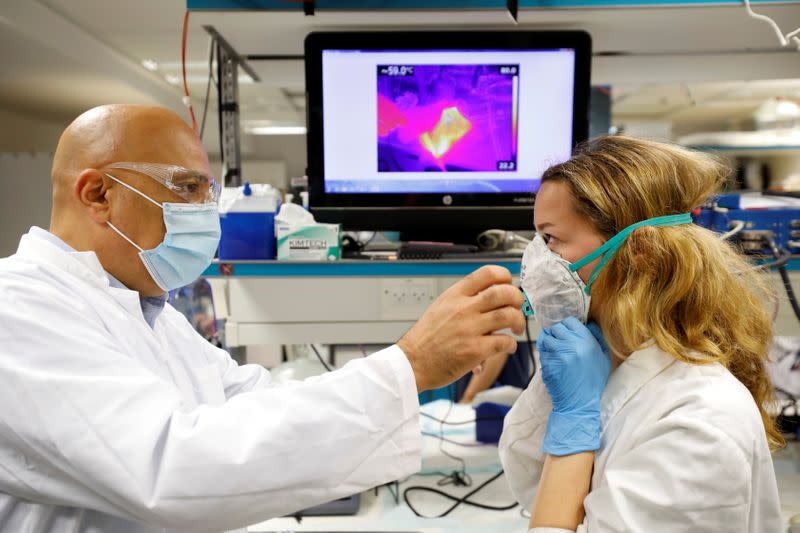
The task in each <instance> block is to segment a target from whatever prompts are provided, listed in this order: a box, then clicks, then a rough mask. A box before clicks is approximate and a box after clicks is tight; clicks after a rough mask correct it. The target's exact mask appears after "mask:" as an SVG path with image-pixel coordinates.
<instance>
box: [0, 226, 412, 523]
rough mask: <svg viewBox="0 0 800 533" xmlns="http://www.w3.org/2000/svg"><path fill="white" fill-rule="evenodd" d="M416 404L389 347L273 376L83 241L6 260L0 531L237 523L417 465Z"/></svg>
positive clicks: (408, 373) (1, 305)
mask: <svg viewBox="0 0 800 533" xmlns="http://www.w3.org/2000/svg"><path fill="white" fill-rule="evenodd" d="M418 413H419V404H418V399H417V391H416V385H415V381H414V376H413V372H412V370H411V367H410V365H409V363H408V361H407V359H406V358H405V356H404V354H403V353H402V351H401V350H400V349H399V348H397V347H392V348H389V349H387V350H384V351H382V352H379V353H377V354H374V355H372V356H370V357H368V358H364V359H361V360H358V361H353V362H352V363H350V364H348V365H347V366H345V367H344V368H343V369H341V370H339V371H336V372H333V373H330V374H326V375H323V376H319V377H317V378H313V379H309V380H307V381H305V382H302V383H297V384H292V385H285V386H276V385H273V384H271V383H270V375H269V373H268V372H267V371H265V370H264V369H263V368H260V367H257V366H253V365H246V366H238V365H237V364H236V363H235V362H234V361H233V360H232V359H231V358H230V357H229V355H228V354H227V353H226V352H224V351H222V350H219V349H217V348H215V347H213V346H212V345H210V344H209V343H207V342H206V341H205V340H204V339H203V338H202V337H201V336H199V335H198V334H197V333H196V332H195V331H194V330H193V329H192V327H191V325H190V324H189V323H188V322H187V321H186V320H185V319H184V317H183V316H182V315H181V314H180V313H178V312H177V311H176V310H175V309H174V308H172V307H171V306H169V305H167V306H166V307H165V309H164V311H163V312H162V313H161V315H160V316H159V317H158V318H157V320H156V322H155V327H154V328H152V329H151V328H150V327H149V326H148V325H147V323H146V322H145V320H144V318H143V316H142V311H141V308H140V304H139V296H138V293H135V292H132V291H129V290H125V289H117V288H114V287H111V286H109V281H108V277H107V276H106V274H105V273H104V271H103V268H102V266H101V265H100V263H99V261H98V260H97V257H96V256H95V254H94V253H91V252H82V253H81V252H75V253H68V252H65V251H64V250H61V249H59V248H58V247H57V246H55V245H54V244H52V243H50V242H47V241H46V240H44V239H42V238H41V237H36V236H34V235H31V234H28V235H26V236H23V238H22V240H21V242H20V247H19V250H18V252H17V254H16V255H14V256H11V257H10V258H7V259H2V260H0V531H1V532H4V533H5V532H9V533H12V532H13V533H18V532H23V531H24V532H36V533H45V532H64V531H69V532H71V533H82V532H86V533H89V532H91V533H99V532H114V533H132V532H145V531H148V532H151V531H161V530H163V529H170V530H173V529H174V530H188V531H220V530H223V529H229V528H235V527H242V526H245V525H247V524H248V523H255V522H258V521H261V520H265V519H268V518H270V517H274V516H279V515H282V514H285V513H290V512H292V511H295V510H299V509H302V508H305V507H308V506H311V505H314V504H319V503H322V502H325V501H328V500H332V499H335V498H339V497H343V496H345V495H349V494H353V493H356V492H359V491H363V490H365V489H368V488H370V487H373V486H376V485H379V484H382V483H385V482H388V481H391V480H394V479H399V478H403V477H406V476H408V475H410V474H412V473H413V472H416V471H417V470H418V469H419V467H420V461H421V437H420V429H419V420H418Z"/></svg>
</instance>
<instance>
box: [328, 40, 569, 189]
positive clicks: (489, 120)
mask: <svg viewBox="0 0 800 533" xmlns="http://www.w3.org/2000/svg"><path fill="white" fill-rule="evenodd" d="M575 61H576V59H575V50H574V49H571V48H555V49H521V50H492V49H476V50H470V49H459V50H454V49H448V50H436V49H431V50H352V49H348V50H340V49H339V50H332V49H326V50H322V113H323V124H324V128H323V146H324V155H323V159H324V161H323V164H324V169H325V173H324V190H325V193H327V194H334V195H336V194H392V193H394V194H397V193H401V194H402V193H406V194H407V193H423V194H424V193H453V194H461V193H473V194H474V193H478V194H480V193H527V194H530V193H532V192H535V191H536V190H537V189H538V185H539V179H540V178H541V175H542V173H543V172H544V170H545V169H546V168H547V167H549V166H551V165H553V164H555V163H559V162H561V161H564V160H566V159H568V158H569V156H570V153H571V150H572V147H573V141H574V138H573V135H574V132H573V106H574V102H573V99H574V98H575V91H574V90H573V88H574V85H575V67H576V65H575Z"/></svg>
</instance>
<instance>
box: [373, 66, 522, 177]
mask: <svg viewBox="0 0 800 533" xmlns="http://www.w3.org/2000/svg"><path fill="white" fill-rule="evenodd" d="M377 68H378V128H377V135H378V139H377V141H378V172H487V171H492V172H496V171H511V172H513V171H515V170H517V113H518V99H519V65H378V67H377Z"/></svg>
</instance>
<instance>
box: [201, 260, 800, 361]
mask: <svg viewBox="0 0 800 533" xmlns="http://www.w3.org/2000/svg"><path fill="white" fill-rule="evenodd" d="M487 264H496V265H500V266H503V267H505V268H507V269H509V270H510V271H511V273H512V274H513V275H514V276H515V280H514V282H515V283H518V279H517V277H516V276H518V275H519V260H518V259H517V260H503V261H496V260H494V261H490V260H484V261H481V260H442V261H364V260H343V261H332V262H294V261H231V262H215V263H214V264H212V265H211V266H210V267H209V268H208V269H207V270H206V272H205V273H204V276H205V277H206V278H207V279H208V280H209V282H210V283H211V286H212V291H213V294H214V302H215V308H216V312H217V318H218V319H225V338H226V343H227V344H228V346H231V347H240V346H253V345H280V344H306V343H310V342H314V343H323V344H391V343H394V342H396V341H397V340H398V339H399V338H400V337H402V336H403V334H404V333H405V332H406V331H408V329H409V328H410V327H411V326H412V325H413V324H414V322H416V320H417V319H419V317H420V316H421V315H422V313H423V312H424V311H425V309H427V307H428V306H429V305H430V303H431V302H433V300H434V299H435V298H436V297H437V296H438V295H439V294H441V293H442V292H444V291H445V290H446V289H447V288H448V287H449V286H451V285H452V284H454V283H455V282H456V281H458V280H459V279H461V278H463V277H464V276H465V275H467V274H469V273H470V272H472V271H474V270H476V269H478V268H480V267H481V266H484V265H487ZM787 268H788V270H789V276H790V279H791V280H792V283H793V285H794V287H796V290H797V291H798V292H799V293H800V258H794V259H792V260H791V261H790V262H789V264H788V265H787ZM770 276H771V279H772V280H773V282H774V283H773V284H774V288H775V292H776V294H777V296H778V305H777V314H776V319H775V333H776V334H777V335H800V324H799V323H798V321H797V318H796V317H795V316H794V314H793V313H792V309H791V307H790V305H789V302H788V299H787V297H786V292H785V290H784V288H783V286H782V283H781V280H780V277H779V275H778V273H777V272H771V273H770ZM798 296H800V294H798ZM732 297H735V295H732ZM530 326H531V327H530V334H531V336H532V337H533V338H535V337H536V335H538V333H539V326H538V323H537V322H536V321H535V320H532V321H530ZM521 338H522V337H520V339H521Z"/></svg>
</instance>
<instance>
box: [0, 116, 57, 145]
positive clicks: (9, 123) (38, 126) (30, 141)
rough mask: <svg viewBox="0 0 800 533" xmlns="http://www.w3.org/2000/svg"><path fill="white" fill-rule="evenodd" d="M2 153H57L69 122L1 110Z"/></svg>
mask: <svg viewBox="0 0 800 533" xmlns="http://www.w3.org/2000/svg"><path fill="white" fill-rule="evenodd" d="M0 124H2V126H3V127H2V128H0V152H55V150H56V145H57V144H58V138H59V137H60V136H61V132H62V131H64V128H66V127H67V126H68V125H69V122H68V121H59V120H47V119H43V118H38V117H31V116H27V115H23V114H20V113H17V112H14V111H11V110H8V109H0Z"/></svg>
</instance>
